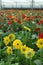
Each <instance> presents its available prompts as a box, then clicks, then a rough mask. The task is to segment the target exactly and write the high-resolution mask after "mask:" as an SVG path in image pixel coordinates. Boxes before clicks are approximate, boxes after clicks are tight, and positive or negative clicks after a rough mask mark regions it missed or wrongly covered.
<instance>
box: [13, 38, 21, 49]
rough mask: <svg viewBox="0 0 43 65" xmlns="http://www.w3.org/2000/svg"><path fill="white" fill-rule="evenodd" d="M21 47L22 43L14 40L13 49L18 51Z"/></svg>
mask: <svg viewBox="0 0 43 65" xmlns="http://www.w3.org/2000/svg"><path fill="white" fill-rule="evenodd" d="M21 46H22V42H21V41H20V40H19V39H16V40H15V41H14V42H13V47H14V48H15V49H20V48H21Z"/></svg>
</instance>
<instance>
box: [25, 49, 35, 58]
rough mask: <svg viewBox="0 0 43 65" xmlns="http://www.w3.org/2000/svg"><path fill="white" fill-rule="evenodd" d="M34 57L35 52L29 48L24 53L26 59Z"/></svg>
mask: <svg viewBox="0 0 43 65" xmlns="http://www.w3.org/2000/svg"><path fill="white" fill-rule="evenodd" d="M34 55H35V51H34V50H33V49H31V48H30V49H29V50H28V51H27V52H26V53H25V57H26V58H27V59H29V58H32V57H33V56H34Z"/></svg>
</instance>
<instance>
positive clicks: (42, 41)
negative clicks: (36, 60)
mask: <svg viewBox="0 0 43 65" xmlns="http://www.w3.org/2000/svg"><path fill="white" fill-rule="evenodd" d="M36 45H37V47H38V48H43V39H38V41H37V43H36Z"/></svg>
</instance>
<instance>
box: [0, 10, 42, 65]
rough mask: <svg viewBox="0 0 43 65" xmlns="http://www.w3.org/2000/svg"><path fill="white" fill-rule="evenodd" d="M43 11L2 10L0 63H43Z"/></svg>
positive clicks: (11, 64) (9, 64)
mask: <svg viewBox="0 0 43 65" xmlns="http://www.w3.org/2000/svg"><path fill="white" fill-rule="evenodd" d="M40 13H41V14H40ZM42 13H43V12H42V11H33V12H31V11H30V10H2V11H1V12H0V50H1V51H0V52H1V57H0V58H1V60H0V64H2V65H43V15H42Z"/></svg>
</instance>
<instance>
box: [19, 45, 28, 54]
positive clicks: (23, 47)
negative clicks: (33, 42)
mask: <svg viewBox="0 0 43 65" xmlns="http://www.w3.org/2000/svg"><path fill="white" fill-rule="evenodd" d="M27 50H29V48H28V47H27V46H26V45H24V46H21V49H20V51H21V53H22V54H25V53H26V51H27Z"/></svg>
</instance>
